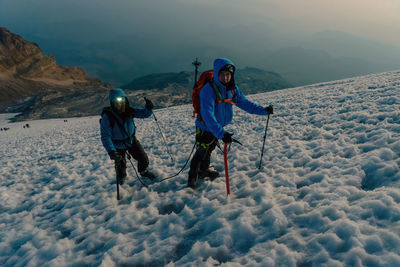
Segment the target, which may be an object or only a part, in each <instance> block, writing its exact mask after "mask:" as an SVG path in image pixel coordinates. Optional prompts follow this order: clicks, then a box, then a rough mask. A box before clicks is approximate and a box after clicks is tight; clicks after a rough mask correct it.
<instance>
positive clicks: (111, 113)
mask: <svg viewBox="0 0 400 267" xmlns="http://www.w3.org/2000/svg"><path fill="white" fill-rule="evenodd" d="M104 113H105V114H106V115H107V116H108V119H109V121H110V124H111V127H114V126H113V124H114V123H117V125H118V127H119V128H120V129H121V130H122V132H123V133H124V134H125V135H126V136H127V138H129V139H131V138H132V136H130V135H129V134H128V133H127V131H126V129H125V127H124V126H123V121H122V119H121V117H119V116H118V115H117V114H115V112H114V111H113V110H112V109H111V108H104V109H103V113H102V114H104ZM135 132H136V127H135ZM135 132H134V133H133V135H135Z"/></svg>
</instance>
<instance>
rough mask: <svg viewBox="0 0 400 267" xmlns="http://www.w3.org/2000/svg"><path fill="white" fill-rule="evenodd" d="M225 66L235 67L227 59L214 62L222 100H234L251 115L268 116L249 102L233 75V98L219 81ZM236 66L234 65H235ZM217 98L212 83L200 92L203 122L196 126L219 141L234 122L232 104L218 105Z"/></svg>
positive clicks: (215, 75)
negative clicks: (225, 128) (227, 126)
mask: <svg viewBox="0 0 400 267" xmlns="http://www.w3.org/2000/svg"><path fill="white" fill-rule="evenodd" d="M225 65H233V63H232V62H231V61H230V60H229V59H226V58H217V59H216V60H215V61H214V83H215V84H216V85H217V86H218V88H219V92H220V93H221V96H222V98H224V99H227V98H232V97H234V98H233V101H234V102H235V103H236V105H237V106H238V107H239V108H241V109H243V110H244V111H247V112H248V113H251V114H257V115H268V113H267V112H266V111H265V109H264V108H263V107H261V106H259V105H257V104H255V103H253V102H251V101H249V100H248V99H247V98H246V97H245V96H244V95H243V93H242V92H241V91H240V90H239V88H238V87H237V86H236V84H235V80H234V75H232V82H231V85H232V86H233V91H234V96H232V92H231V89H228V90H227V88H226V87H225V86H224V85H222V83H221V82H220V81H219V72H220V70H221V69H222V68H223V67H224V66H225ZM233 66H234V65H233ZM216 98H217V96H216V95H215V92H214V89H213V87H212V85H211V84H210V83H207V84H206V85H205V86H204V87H203V88H202V89H201V92H200V116H201V119H202V121H200V120H199V119H197V120H196V126H197V127H199V128H200V129H202V130H204V131H208V132H211V133H212V134H213V135H214V136H215V137H217V138H218V139H222V137H223V136H224V134H225V133H226V131H225V130H224V128H223V127H224V126H226V125H228V124H229V123H231V121H232V117H233V111H232V104H229V103H224V102H222V103H218V104H217V105H215V103H216Z"/></svg>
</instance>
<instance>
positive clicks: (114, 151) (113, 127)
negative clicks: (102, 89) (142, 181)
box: [100, 88, 156, 184]
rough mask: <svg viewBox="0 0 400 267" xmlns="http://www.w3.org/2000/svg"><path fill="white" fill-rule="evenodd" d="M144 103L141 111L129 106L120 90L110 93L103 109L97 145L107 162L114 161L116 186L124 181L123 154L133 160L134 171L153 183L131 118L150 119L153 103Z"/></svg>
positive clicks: (124, 162)
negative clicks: (135, 163) (107, 105)
mask: <svg viewBox="0 0 400 267" xmlns="http://www.w3.org/2000/svg"><path fill="white" fill-rule="evenodd" d="M145 100H146V105H145V108H144V109H136V108H132V107H130V106H129V101H128V98H127V97H126V95H125V92H124V91H123V90H122V89H121V88H114V89H111V90H110V93H109V101H110V107H106V108H104V109H103V112H102V118H101V124H100V132H101V142H102V143H103V146H104V148H105V149H106V151H107V153H108V155H109V156H110V159H112V160H113V161H114V162H115V171H116V174H117V179H118V181H119V183H120V184H123V183H124V181H125V180H126V159H125V154H126V153H129V154H130V155H131V156H132V157H133V158H134V159H135V160H137V168H138V171H139V173H140V175H141V176H143V177H147V178H149V179H151V180H154V179H155V178H156V177H155V175H154V174H153V173H152V172H150V171H149V170H148V166H149V159H148V157H147V154H146V152H145V151H144V149H143V147H142V145H141V144H140V142H139V140H138V139H137V137H136V135H135V132H136V127H135V123H134V120H133V118H147V117H149V116H151V114H152V109H153V103H152V102H151V101H150V100H149V99H145Z"/></svg>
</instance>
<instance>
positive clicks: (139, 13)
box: [0, 0, 400, 46]
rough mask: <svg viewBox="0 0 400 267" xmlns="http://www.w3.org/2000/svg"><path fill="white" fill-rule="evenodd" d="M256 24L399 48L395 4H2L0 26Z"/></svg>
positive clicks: (72, 29) (15, 0) (399, 17)
mask: <svg viewBox="0 0 400 267" xmlns="http://www.w3.org/2000/svg"><path fill="white" fill-rule="evenodd" d="M259 23H262V24H266V25H268V27H271V28H273V29H275V30H276V31H285V32H296V31H299V32H317V31H322V30H338V31H344V32H348V33H352V34H355V35H360V36H365V37H368V38H370V39H374V40H379V41H381V42H384V43H390V44H393V45H397V46H400V1H399V0H379V1H377V0H140V1H138V0H113V1H110V0H0V24H1V25H3V26H6V27H7V26H8V27H10V28H16V29H18V30H20V29H21V28H24V29H25V31H32V32H36V33H41V29H46V30H52V31H54V32H62V33H63V35H65V34H67V35H70V36H71V37H77V36H80V34H89V33H90V35H91V38H104V36H103V34H104V33H106V34H109V33H110V32H113V33H114V34H113V35H112V36H118V34H121V35H126V34H131V35H135V34H138V35H141V34H144V33H145V34H151V33H152V31H155V32H157V33H162V32H164V33H166V35H169V36H170V38H173V37H174V36H179V35H182V36H191V35H192V33H193V32H197V33H204V32H206V31H210V32H214V31H219V30H223V29H226V28H230V27H237V26H251V25H254V24H259ZM42 34H45V33H44V32H43V33H42ZM239 38H240V37H239Z"/></svg>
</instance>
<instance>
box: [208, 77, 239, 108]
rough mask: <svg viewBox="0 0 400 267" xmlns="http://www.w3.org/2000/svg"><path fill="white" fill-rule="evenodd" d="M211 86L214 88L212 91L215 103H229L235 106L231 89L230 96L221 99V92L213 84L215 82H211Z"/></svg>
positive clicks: (233, 93)
mask: <svg viewBox="0 0 400 267" xmlns="http://www.w3.org/2000/svg"><path fill="white" fill-rule="evenodd" d="M211 85H212V88H213V89H214V93H215V95H216V97H217V98H216V100H215V105H217V104H219V103H229V104H231V105H234V106H236V103H235V102H234V101H233V99H234V98H235V92H234V90H233V89H231V92H232V98H225V99H223V98H222V96H221V93H220V91H219V89H218V86H217V85H216V84H215V82H211Z"/></svg>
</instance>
